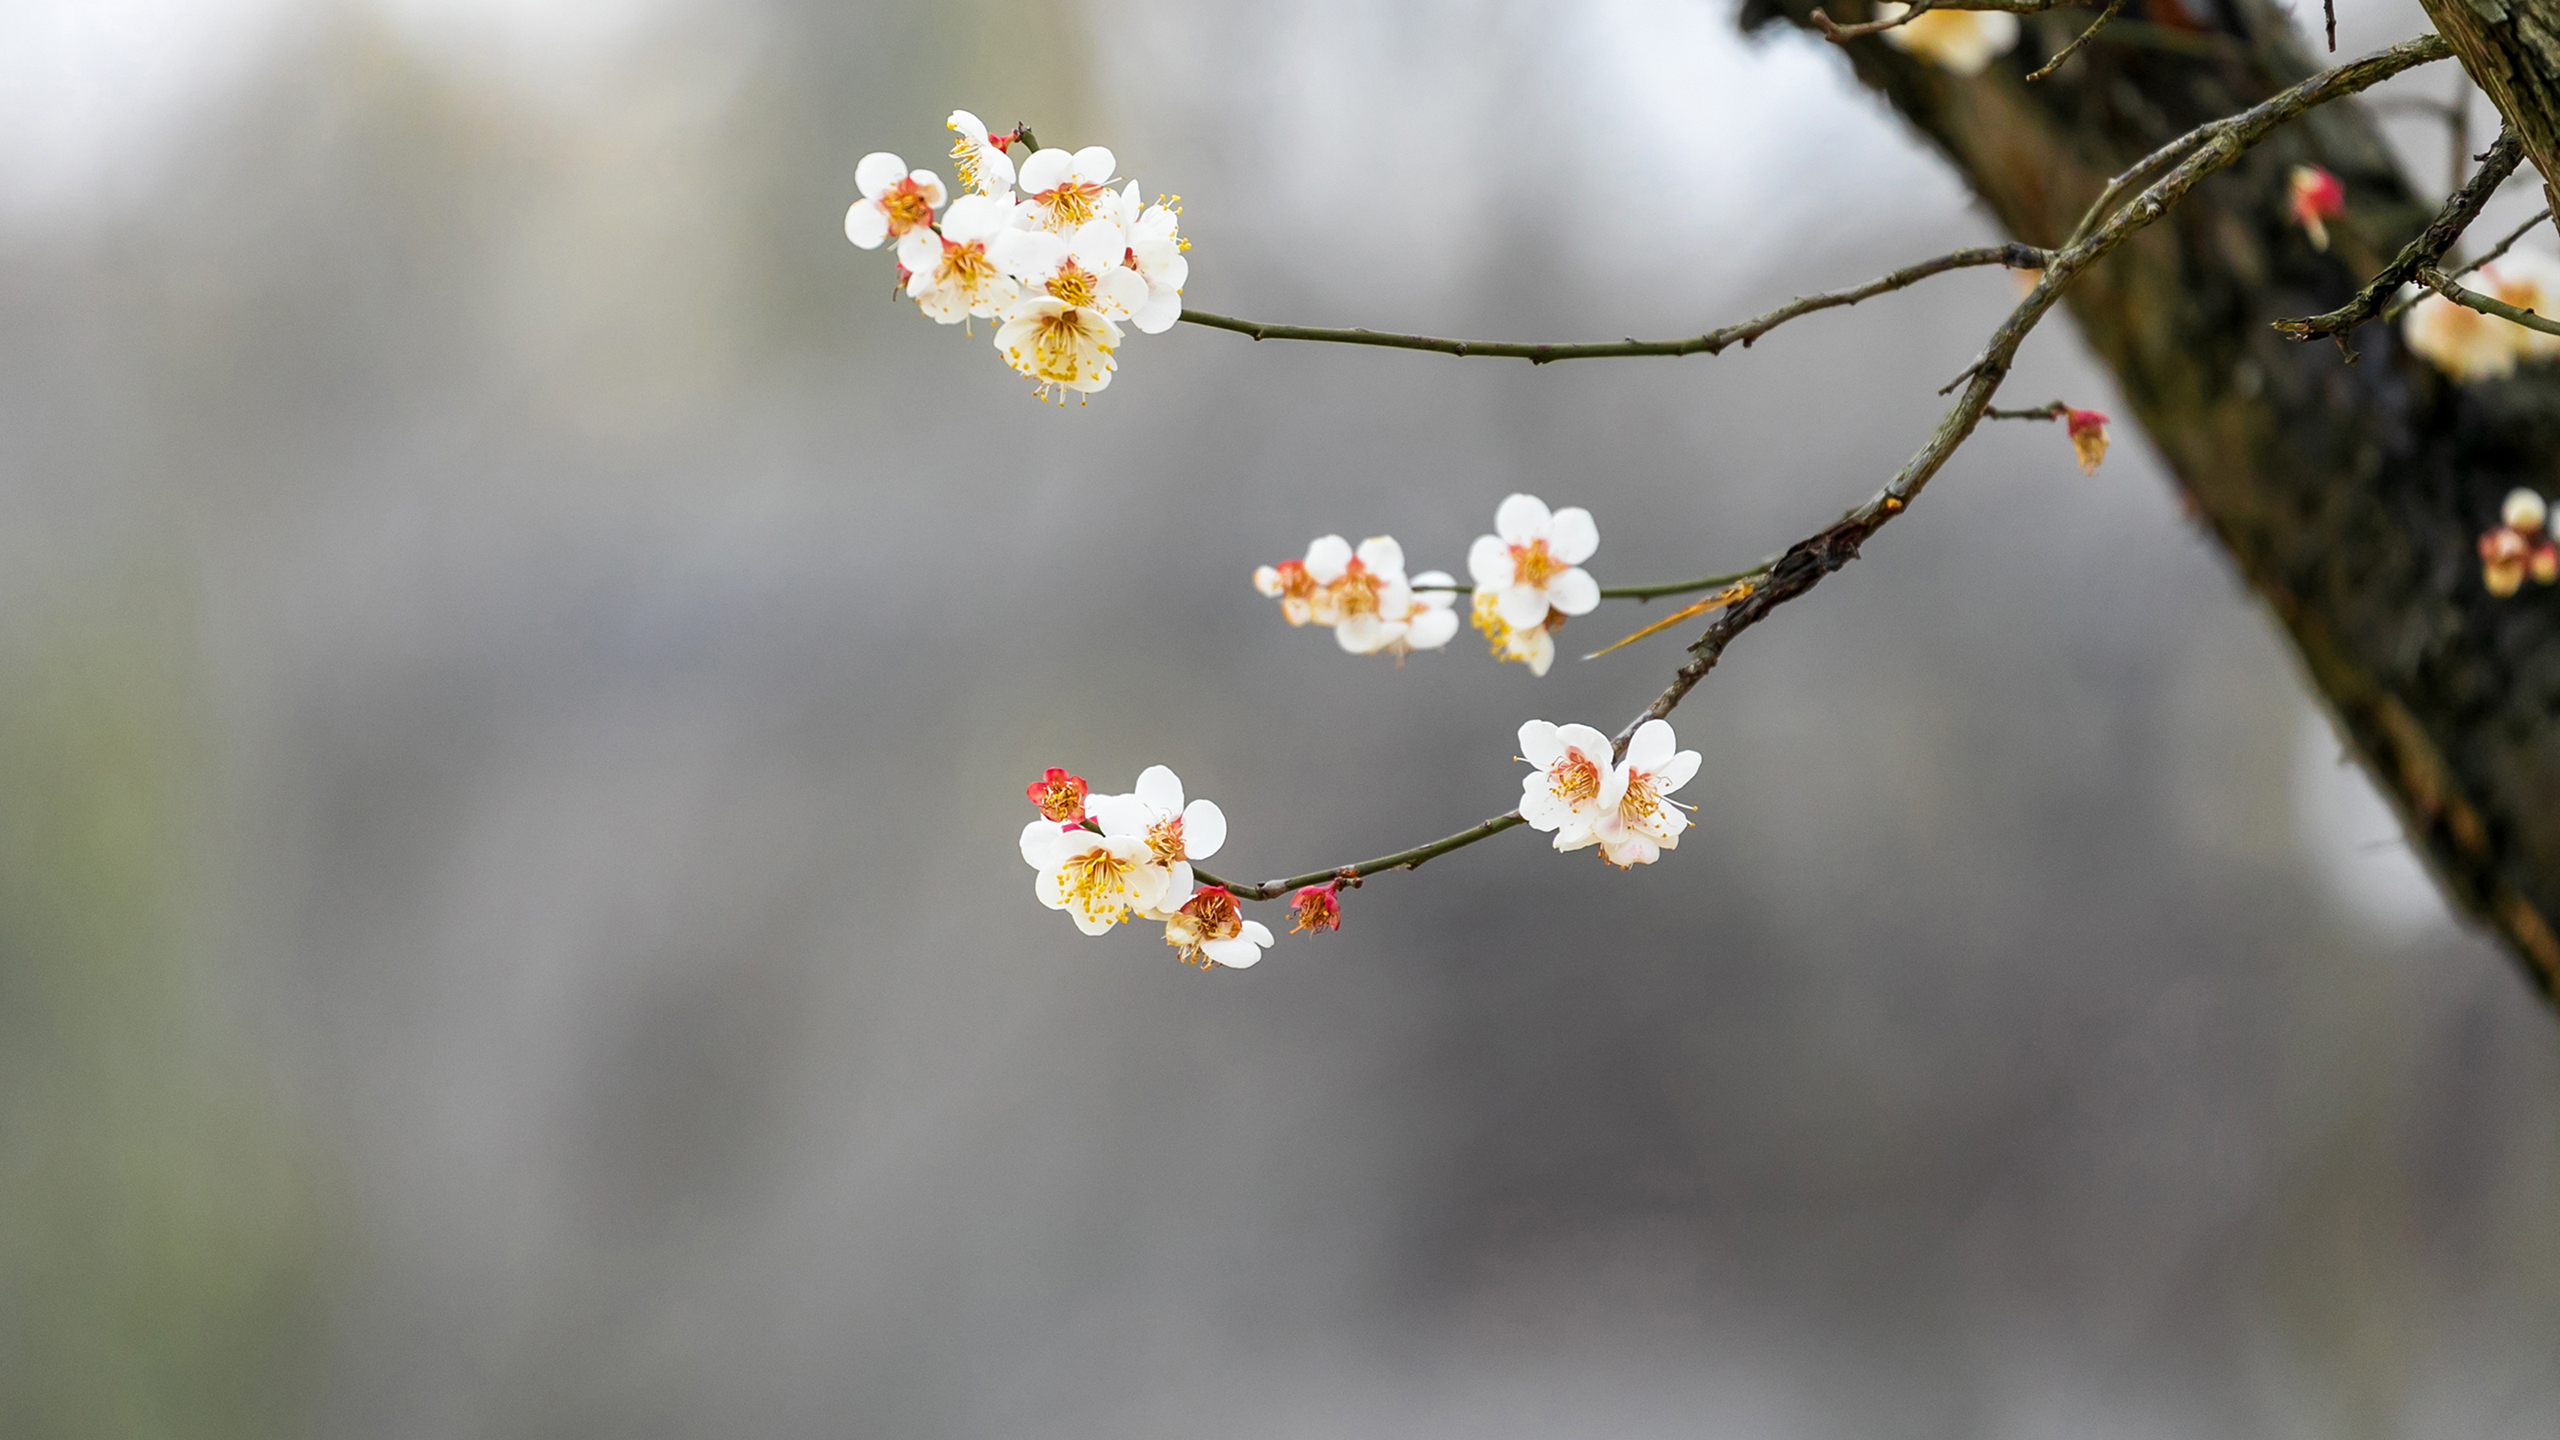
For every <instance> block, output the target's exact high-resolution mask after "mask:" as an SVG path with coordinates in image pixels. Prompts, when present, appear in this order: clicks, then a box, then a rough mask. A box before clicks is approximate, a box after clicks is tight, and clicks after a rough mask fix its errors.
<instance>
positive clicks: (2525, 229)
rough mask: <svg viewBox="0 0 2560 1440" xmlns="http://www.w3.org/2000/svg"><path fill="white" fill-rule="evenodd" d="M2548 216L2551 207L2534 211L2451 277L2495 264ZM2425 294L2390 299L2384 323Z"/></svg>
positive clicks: (2411, 294) (2385, 309)
mask: <svg viewBox="0 0 2560 1440" xmlns="http://www.w3.org/2000/svg"><path fill="white" fill-rule="evenodd" d="M2550 218H2551V208H2550V207H2549V206H2547V205H2546V206H2544V207H2543V208H2542V209H2540V210H2537V211H2535V212H2534V214H2533V218H2532V219H2530V220H2527V221H2526V222H2524V223H2523V224H2521V225H2519V226H2517V227H2516V228H2514V229H2513V230H2510V231H2508V232H2507V236H2506V238H2505V239H2503V240H2501V241H2499V242H2498V243H2497V244H2495V245H2492V246H2490V247H2489V253H2488V254H2486V255H2483V256H2481V257H2480V258H2479V259H2477V260H2474V261H2472V262H2470V263H2469V264H2467V265H2464V266H2463V267H2462V268H2461V269H2459V270H2456V271H2453V272H2452V275H2453V278H2454V279H2456V280H2459V279H2461V278H2462V277H2463V276H2465V275H2468V274H2470V273H2471V272H2472V271H2474V270H2477V269H2479V268H2480V267H2481V266H2483V265H2493V264H2496V263H2497V260H2498V257H2499V256H2501V255H2504V254H2506V253H2507V252H2508V251H2510V250H2513V249H2514V248H2516V242H2517V241H2519V240H2521V239H2523V238H2524V237H2525V236H2526V235H2528V234H2530V233H2532V230H2533V227H2534V226H2536V225H2539V224H2541V223H2542V222H2543V221H2545V220H2548V219H2550ZM2426 295H2427V292H2426V291H2424V290H2412V291H2410V292H2409V293H2408V294H2406V295H2403V296H2401V297H2400V298H2399V299H2397V300H2394V301H2392V302H2391V304H2390V305H2389V306H2387V307H2385V308H2384V310H2383V312H2382V320H2383V323H2384V324H2386V325H2387V324H2390V323H2392V322H2393V321H2396V320H2398V319H2399V318H2400V317H2401V316H2403V315H2405V314H2407V313H2409V307H2410V306H2412V305H2415V304H2417V303H2418V302H2419V301H2420V300H2422V299H2425V298H2426Z"/></svg>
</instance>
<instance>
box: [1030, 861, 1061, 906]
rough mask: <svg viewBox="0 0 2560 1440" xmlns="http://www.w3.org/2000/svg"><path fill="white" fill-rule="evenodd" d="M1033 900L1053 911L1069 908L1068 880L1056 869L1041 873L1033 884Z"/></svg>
mask: <svg viewBox="0 0 2560 1440" xmlns="http://www.w3.org/2000/svg"><path fill="white" fill-rule="evenodd" d="M1031 895H1032V898H1033V899H1035V900H1038V901H1039V902H1040V903H1041V904H1043V905H1046V906H1048V907H1049V908H1050V909H1052V910H1064V909H1066V908H1067V878H1066V877H1065V876H1064V875H1061V874H1059V873H1058V872H1057V871H1056V870H1055V869H1047V870H1043V871H1041V872H1040V874H1039V876H1038V877H1037V878H1035V879H1034V880H1033V881H1032V882H1031Z"/></svg>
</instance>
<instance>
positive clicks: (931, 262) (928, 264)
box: [898, 225, 942, 290]
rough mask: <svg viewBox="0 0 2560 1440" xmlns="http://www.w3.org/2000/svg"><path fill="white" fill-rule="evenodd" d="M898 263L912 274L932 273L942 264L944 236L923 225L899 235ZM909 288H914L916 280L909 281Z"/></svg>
mask: <svg viewBox="0 0 2560 1440" xmlns="http://www.w3.org/2000/svg"><path fill="white" fill-rule="evenodd" d="M898 263H899V264H901V265H904V266H906V267H907V273H908V274H910V275H918V276H922V275H931V274H932V273H933V272H934V270H935V269H936V268H937V267H939V266H940V265H941V264H942V237H941V236H939V235H936V234H934V233H933V232H932V231H930V230H927V229H925V228H924V227H923V226H921V225H919V226H917V227H916V228H915V229H913V230H910V231H908V232H907V233H906V234H904V235H901V236H899V237H898ZM907 288H908V289H910V290H912V289H914V288H915V284H914V282H913V281H910V282H908V286H907Z"/></svg>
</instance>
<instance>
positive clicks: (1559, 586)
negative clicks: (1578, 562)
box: [1547, 566, 1600, 615]
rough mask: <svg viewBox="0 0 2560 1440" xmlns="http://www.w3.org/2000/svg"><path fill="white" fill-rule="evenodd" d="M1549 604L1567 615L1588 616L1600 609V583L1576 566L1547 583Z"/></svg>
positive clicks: (1586, 571) (1588, 572) (1589, 573)
mask: <svg viewBox="0 0 2560 1440" xmlns="http://www.w3.org/2000/svg"><path fill="white" fill-rule="evenodd" d="M1547 603H1548V604H1550V605H1553V606H1554V607H1556V608H1557V609H1559V610H1561V611H1563V612H1564V613H1566V614H1567V615H1588V614H1590V613H1591V612H1592V611H1594V610H1597V609H1599V608H1600V582H1599V581H1597V580H1594V579H1592V578H1591V572H1590V571H1588V570H1585V569H1583V568H1581V567H1580V566H1576V567H1574V568H1573V569H1571V570H1567V571H1565V572H1564V573H1563V574H1561V575H1558V576H1555V577H1554V578H1552V579H1550V580H1548V581H1547Z"/></svg>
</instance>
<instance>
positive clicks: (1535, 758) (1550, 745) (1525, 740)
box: [1086, 720, 1582, 808]
mask: <svg viewBox="0 0 2560 1440" xmlns="http://www.w3.org/2000/svg"><path fill="white" fill-rule="evenodd" d="M1576 728H1582V727H1576ZM1564 746H1565V740H1564V732H1562V731H1561V730H1558V729H1557V728H1556V727H1555V726H1554V725H1551V724H1549V723H1548V722H1546V721H1544V720H1532V721H1530V722H1529V723H1528V724H1526V725H1523V726H1521V727H1520V758H1521V759H1523V760H1526V761H1528V762H1529V763H1530V764H1532V765H1535V766H1537V767H1538V768H1539V769H1541V770H1544V769H1546V768H1547V767H1548V766H1550V765H1553V764H1554V763H1556V762H1557V761H1559V760H1561V759H1563V758H1564ZM1091 804H1092V802H1091V801H1090V800H1087V801H1086V805H1087V807H1088V808H1090V806H1091Z"/></svg>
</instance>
